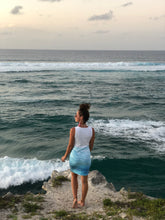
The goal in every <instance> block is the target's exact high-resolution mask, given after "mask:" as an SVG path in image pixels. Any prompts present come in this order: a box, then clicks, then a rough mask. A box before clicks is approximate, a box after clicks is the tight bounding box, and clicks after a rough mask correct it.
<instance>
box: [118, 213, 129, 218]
mask: <svg viewBox="0 0 165 220" xmlns="http://www.w3.org/2000/svg"><path fill="white" fill-rule="evenodd" d="M119 216H120V217H121V218H123V219H124V218H126V217H127V214H126V213H124V212H122V213H120V214H119Z"/></svg>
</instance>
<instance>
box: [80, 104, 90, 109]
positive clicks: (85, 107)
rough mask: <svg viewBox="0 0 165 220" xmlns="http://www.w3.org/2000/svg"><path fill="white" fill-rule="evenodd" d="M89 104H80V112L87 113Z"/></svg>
mask: <svg viewBox="0 0 165 220" xmlns="http://www.w3.org/2000/svg"><path fill="white" fill-rule="evenodd" d="M90 106H91V105H90V104H89V103H83V104H80V110H86V111H89V109H90Z"/></svg>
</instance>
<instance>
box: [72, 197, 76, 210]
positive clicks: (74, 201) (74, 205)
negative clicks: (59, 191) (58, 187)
mask: <svg viewBox="0 0 165 220" xmlns="http://www.w3.org/2000/svg"><path fill="white" fill-rule="evenodd" d="M72 208H73V209H76V208H77V199H74V200H73V205H72Z"/></svg>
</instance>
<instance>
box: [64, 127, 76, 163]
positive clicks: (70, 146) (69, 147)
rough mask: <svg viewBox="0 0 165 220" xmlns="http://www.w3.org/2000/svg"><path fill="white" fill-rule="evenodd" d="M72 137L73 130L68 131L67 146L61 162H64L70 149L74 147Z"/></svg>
mask: <svg viewBox="0 0 165 220" xmlns="http://www.w3.org/2000/svg"><path fill="white" fill-rule="evenodd" d="M74 137H75V128H71V129H70V137H69V144H68V146H67V149H66V152H65V154H64V156H63V157H61V160H62V162H64V161H65V159H66V158H67V156H68V155H69V154H70V152H71V150H72V148H73V147H74Z"/></svg>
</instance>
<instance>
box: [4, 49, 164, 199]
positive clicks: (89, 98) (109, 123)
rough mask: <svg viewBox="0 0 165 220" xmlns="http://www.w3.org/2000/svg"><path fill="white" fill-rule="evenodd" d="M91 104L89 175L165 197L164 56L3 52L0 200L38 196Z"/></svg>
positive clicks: (66, 165) (147, 53) (150, 53)
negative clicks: (78, 116) (82, 109)
mask: <svg viewBox="0 0 165 220" xmlns="http://www.w3.org/2000/svg"><path fill="white" fill-rule="evenodd" d="M83 102H88V103H91V109H90V120H89V122H88V125H90V126H92V127H94V129H95V132H96V139H95V144H94V149H93V151H92V155H91V158H92V166H91V170H94V169H97V170H99V171H100V172H101V173H102V174H103V175H105V177H106V178H107V180H108V181H109V182H112V183H113V184H114V185H115V187H116V189H117V190H119V189H120V188H121V187H125V188H126V189H130V190H132V191H134V190H136V191H141V192H143V193H146V194H148V195H151V196H156V197H162V198H165V113H164V112H165V108H164V107H165V51H53V50H48V51H46V50H38V51H37V50H0V194H1V195H2V194H4V193H6V192H8V191H13V192H18V193H20V192H26V191H28V190H31V191H33V190H34V192H38V191H39V190H41V185H42V181H44V180H46V179H47V178H49V177H50V175H51V173H52V171H53V170H57V171H63V170H66V169H68V168H69V162H68V159H67V160H66V161H65V162H64V163H62V162H61V161H60V158H61V157H62V156H63V154H64V153H65V150H66V147H67V144H68V140H69V131H70V128H71V127H73V126H76V123H75V121H74V115H75V113H76V111H77V109H78V107H79V104H80V103H83Z"/></svg>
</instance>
